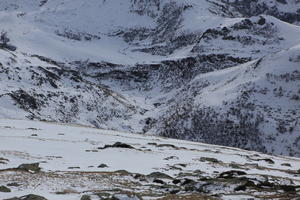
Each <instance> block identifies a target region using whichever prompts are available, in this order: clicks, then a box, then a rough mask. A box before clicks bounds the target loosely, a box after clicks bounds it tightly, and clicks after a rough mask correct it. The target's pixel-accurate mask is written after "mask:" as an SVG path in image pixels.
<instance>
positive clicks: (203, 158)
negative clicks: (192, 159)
mask: <svg viewBox="0 0 300 200" xmlns="http://www.w3.org/2000/svg"><path fill="white" fill-rule="evenodd" d="M200 161H201V162H205V161H207V162H212V163H221V161H219V160H218V159H216V158H208V157H201V158H200Z"/></svg>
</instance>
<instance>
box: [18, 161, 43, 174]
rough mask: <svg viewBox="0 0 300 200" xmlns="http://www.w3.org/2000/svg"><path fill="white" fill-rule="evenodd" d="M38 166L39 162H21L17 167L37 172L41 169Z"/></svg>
mask: <svg viewBox="0 0 300 200" xmlns="http://www.w3.org/2000/svg"><path fill="white" fill-rule="evenodd" d="M39 166H40V163H31V164H21V165H20V166H19V167H18V168H17V169H20V170H25V171H29V172H39V171H41V168H40V167H39Z"/></svg>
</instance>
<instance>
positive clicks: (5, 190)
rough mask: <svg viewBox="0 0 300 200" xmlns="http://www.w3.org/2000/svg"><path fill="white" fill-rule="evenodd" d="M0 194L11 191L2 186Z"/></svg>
mask: <svg viewBox="0 0 300 200" xmlns="http://www.w3.org/2000/svg"><path fill="white" fill-rule="evenodd" d="M0 192H11V190H10V189H9V188H8V187H6V186H4V185H2V186H0Z"/></svg>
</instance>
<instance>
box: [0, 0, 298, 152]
mask: <svg viewBox="0 0 300 200" xmlns="http://www.w3.org/2000/svg"><path fill="white" fill-rule="evenodd" d="M299 9H300V4H299V1H297V0H281V1H278V0H255V1H248V0H247V1H239V0H237V1H227V0H226V1H223V0H207V1H198V0H184V1H173V0H149V1H145V0H110V1H107V0H90V1H81V0H67V1H66V0H51V1H47V0H27V1H23V0H1V1H0V25H1V27H0V31H2V30H4V31H7V33H8V37H9V39H10V44H11V45H13V46H16V47H17V50H16V51H10V50H9V49H6V48H0V116H1V117H2V118H14V119H38V120H46V121H56V122H63V123H76V124H81V125H89V126H93V127H98V128H105V129H111V130H119V131H128V132H134V133H146V134H156V135H163V136H168V137H175V138H181V139H188V140H194V141H203V142H207V143H212V144H219V145H227V146H234V147H239V148H246V149H250V150H257V151H262V152H265V153H273V154H282V155H290V156H299V155H300V154H299V152H300V150H299V141H300V140H299V132H300V130H299V122H298V121H299V112H298V110H299V107H300V105H299V99H298V98H299V91H298V90H299V89H298V88H299V61H298V57H297V56H298V55H299V47H297V45H299V44H300V37H299V35H300V27H299V21H300V20H299ZM278 52H279V53H278ZM284 52H285V53H284ZM292 54H293V55H292ZM255 63H258V68H257V70H252V68H251V67H252V66H253V65H256V64H255ZM262 63H263V64H262ZM220 70H224V71H220ZM247 70H249V71H247ZM245 96H246V97H245ZM244 98H245V100H241V99H244ZM207 113H211V115H209V114H207ZM206 115H208V116H206ZM248 115H249V116H248ZM211 118H213V119H211ZM207 120H208V121H209V123H207ZM287 135H288V137H286V136H287Z"/></svg>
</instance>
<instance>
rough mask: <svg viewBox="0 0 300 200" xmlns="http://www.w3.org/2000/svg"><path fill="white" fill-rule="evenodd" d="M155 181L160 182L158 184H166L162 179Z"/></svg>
mask: <svg viewBox="0 0 300 200" xmlns="http://www.w3.org/2000/svg"><path fill="white" fill-rule="evenodd" d="M153 183H158V184H162V185H163V184H165V182H164V181H163V180H161V179H154V180H153Z"/></svg>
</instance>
